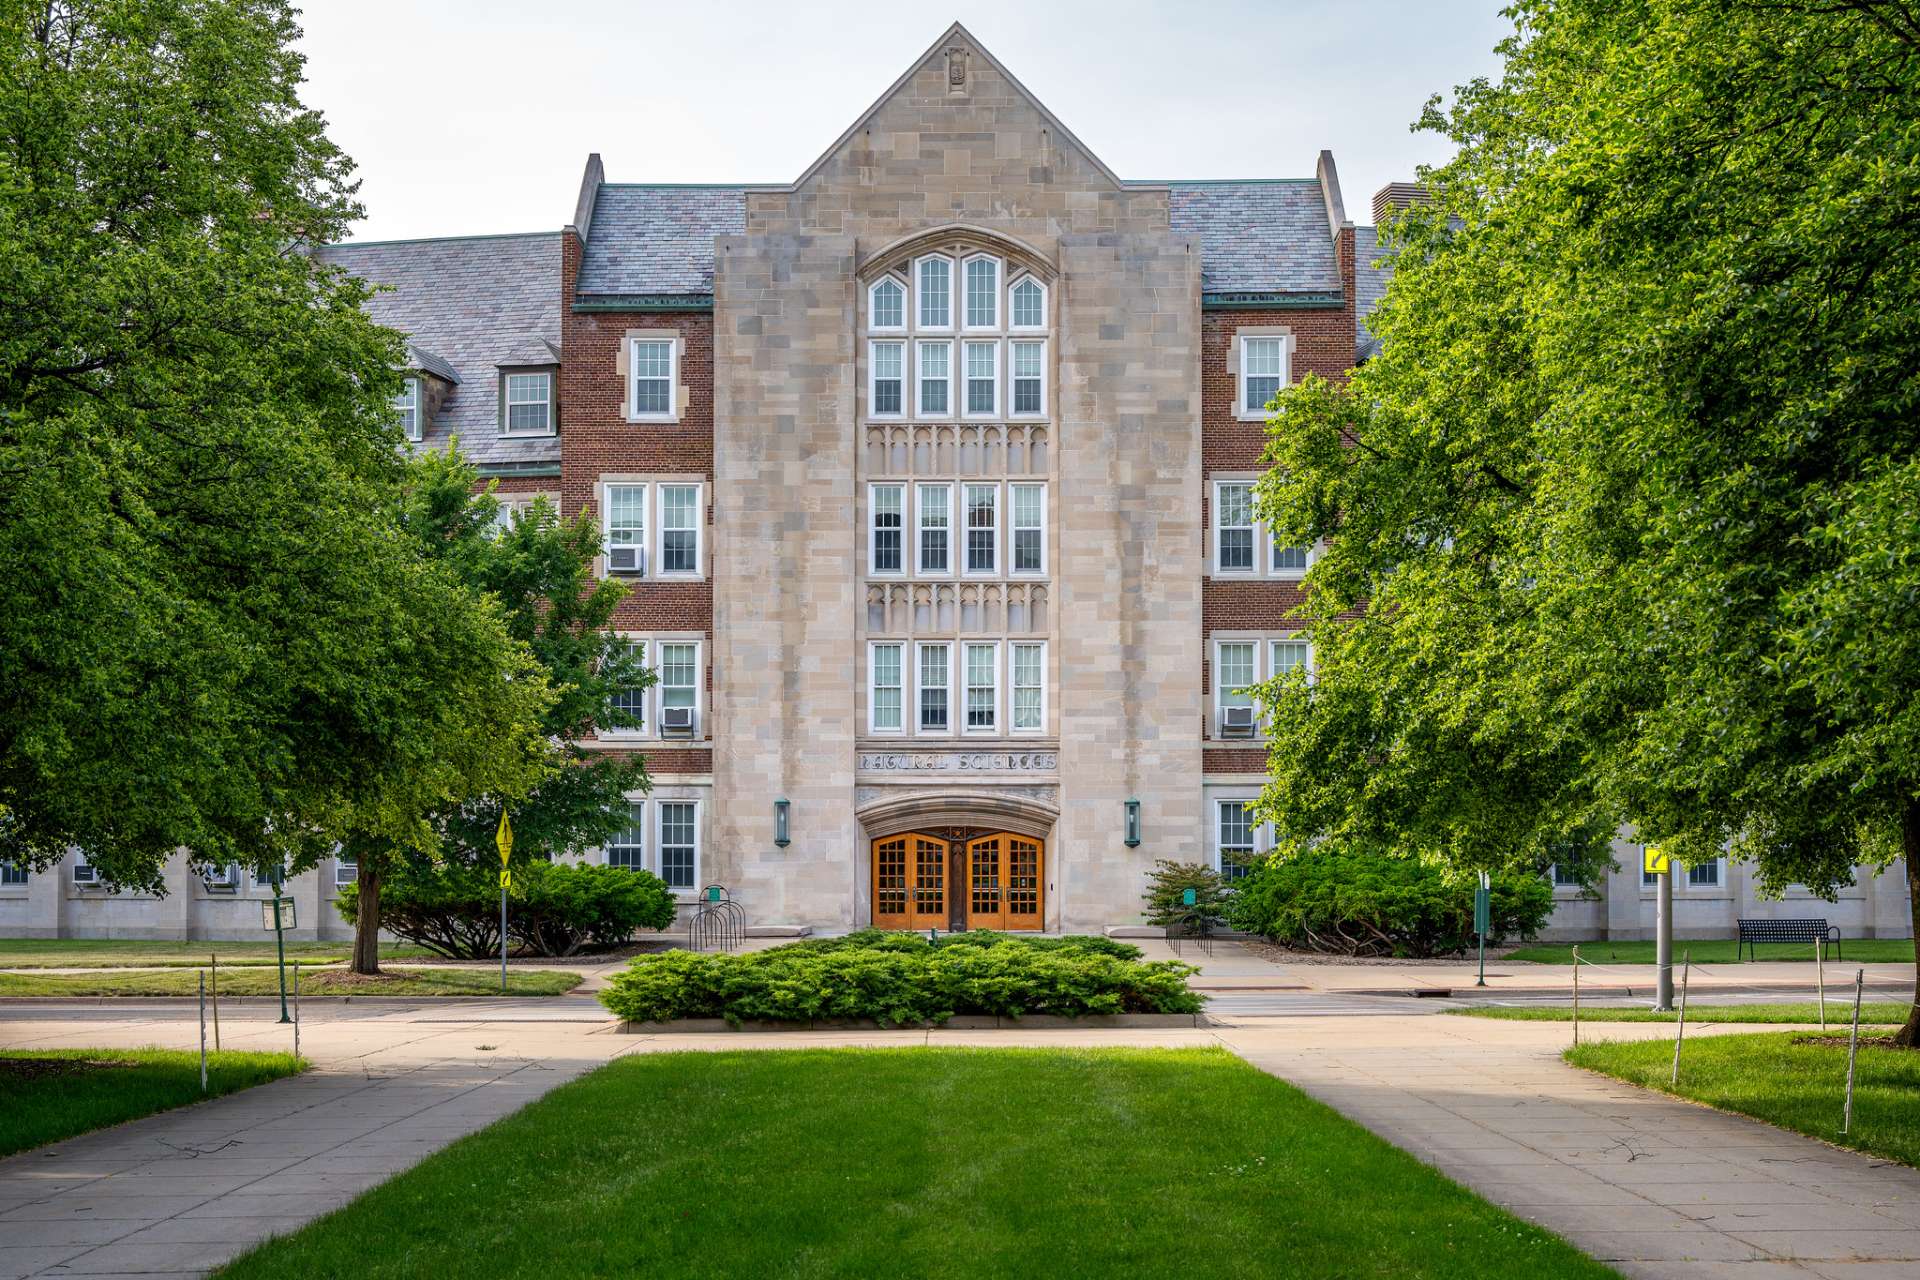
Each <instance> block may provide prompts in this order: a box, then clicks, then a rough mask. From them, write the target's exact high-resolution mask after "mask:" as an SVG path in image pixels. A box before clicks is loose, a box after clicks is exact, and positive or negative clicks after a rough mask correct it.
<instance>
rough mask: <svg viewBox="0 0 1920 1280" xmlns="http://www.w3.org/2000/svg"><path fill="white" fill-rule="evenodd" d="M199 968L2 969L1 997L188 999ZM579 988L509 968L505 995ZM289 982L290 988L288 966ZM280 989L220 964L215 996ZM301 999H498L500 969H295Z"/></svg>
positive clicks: (260, 972) (261, 973)
mask: <svg viewBox="0 0 1920 1280" xmlns="http://www.w3.org/2000/svg"><path fill="white" fill-rule="evenodd" d="M200 973H201V971H199V970H193V969H125V970H103V971H100V972H96V973H0V996H44V997H48V998H57V997H61V996H66V997H69V998H71V997H75V996H191V995H196V994H198V993H199V990H200ZM579 985H580V975H579V974H577V973H568V972H565V971H562V970H557V969H510V970H508V972H507V992H506V993H507V995H509V996H557V995H561V994H562V993H564V992H568V991H571V990H573V989H574V988H575V987H577V986H579ZM287 987H288V990H289V991H291V990H292V987H293V975H292V973H291V966H289V973H288V976H287ZM279 993H280V975H279V973H278V971H276V970H273V969H260V968H242V969H228V968H227V967H226V966H225V965H222V966H221V967H220V995H222V996H267V995H278V994H279ZM300 994H301V995H303V996H498V995H499V994H500V971H499V970H498V969H449V968H438V967H436V968H431V969H387V970H386V971H385V972H383V973H381V974H380V975H379V976H378V977H367V976H364V975H361V974H357V973H349V972H347V970H345V969H310V968H307V967H305V966H304V965H303V966H302V967H301V970H300Z"/></svg>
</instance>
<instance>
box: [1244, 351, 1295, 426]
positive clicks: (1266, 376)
mask: <svg viewBox="0 0 1920 1280" xmlns="http://www.w3.org/2000/svg"><path fill="white" fill-rule="evenodd" d="M1292 345H1293V339H1292V338H1290V337H1288V336H1287V335H1285V334H1244V335H1242V336H1241V338H1240V379H1239V380H1240V387H1239V395H1238V396H1237V398H1236V400H1235V405H1236V407H1237V411H1238V416H1239V417H1241V418H1264V417H1266V413H1267V402H1268V401H1269V400H1271V399H1273V398H1274V396H1276V395H1278V394H1279V392H1280V388H1281V387H1284V386H1286V385H1287V357H1288V354H1289V351H1290V348H1291V347H1292Z"/></svg>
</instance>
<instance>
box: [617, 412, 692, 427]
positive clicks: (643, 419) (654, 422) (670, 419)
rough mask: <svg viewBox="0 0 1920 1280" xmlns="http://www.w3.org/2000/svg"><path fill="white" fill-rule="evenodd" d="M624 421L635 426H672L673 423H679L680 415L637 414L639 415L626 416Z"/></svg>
mask: <svg viewBox="0 0 1920 1280" xmlns="http://www.w3.org/2000/svg"><path fill="white" fill-rule="evenodd" d="M626 420H627V421H628V422H630V423H633V424H635V425H636V426H656V427H658V426H673V425H674V424H675V423H677V422H679V421H680V415H679V414H677V413H675V414H639V415H636V414H631V413H630V414H628V415H627V417H626Z"/></svg>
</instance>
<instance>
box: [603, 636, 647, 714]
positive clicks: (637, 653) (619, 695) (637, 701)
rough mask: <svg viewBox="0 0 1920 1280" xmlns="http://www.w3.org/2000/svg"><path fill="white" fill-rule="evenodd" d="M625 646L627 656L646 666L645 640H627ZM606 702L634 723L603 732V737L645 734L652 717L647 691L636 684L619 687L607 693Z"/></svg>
mask: <svg viewBox="0 0 1920 1280" xmlns="http://www.w3.org/2000/svg"><path fill="white" fill-rule="evenodd" d="M626 645H627V653H628V655H629V656H630V657H632V658H633V660H634V661H635V662H636V663H638V664H639V665H640V666H643V667H644V666H646V665H647V642H646V641H645V640H629V641H627V642H626ZM607 701H608V702H609V703H611V704H612V706H613V709H614V710H616V711H621V712H625V713H626V714H627V715H630V716H632V717H633V718H634V720H635V722H636V723H634V724H633V725H630V726H625V727H622V728H618V729H607V730H604V731H603V733H604V736H607V737H622V736H632V735H635V734H642V733H645V732H646V731H647V727H648V726H649V725H651V724H652V723H653V719H652V717H651V716H649V715H648V714H647V691H646V690H645V689H644V688H642V687H641V686H639V685H637V684H629V685H621V686H619V687H617V688H615V689H613V690H612V691H611V692H610V693H609V695H608V698H607Z"/></svg>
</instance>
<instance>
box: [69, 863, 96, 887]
mask: <svg viewBox="0 0 1920 1280" xmlns="http://www.w3.org/2000/svg"><path fill="white" fill-rule="evenodd" d="M73 882H74V883H75V884H99V883H100V872H99V870H98V869H97V868H95V867H92V866H89V865H88V864H87V863H84V862H76V863H74V864H73Z"/></svg>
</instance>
